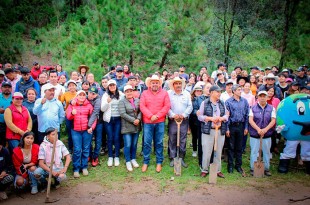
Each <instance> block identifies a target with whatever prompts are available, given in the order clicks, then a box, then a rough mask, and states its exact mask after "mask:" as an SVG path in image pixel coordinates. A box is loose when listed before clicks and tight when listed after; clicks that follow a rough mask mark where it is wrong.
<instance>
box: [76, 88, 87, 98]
mask: <svg viewBox="0 0 310 205" xmlns="http://www.w3.org/2000/svg"><path fill="white" fill-rule="evenodd" d="M81 93H84V94H85V95H86V92H85V91H84V90H79V91H77V93H76V95H75V97H76V96H78V95H79V94H81Z"/></svg>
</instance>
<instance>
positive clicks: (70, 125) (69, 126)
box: [66, 118, 73, 152]
mask: <svg viewBox="0 0 310 205" xmlns="http://www.w3.org/2000/svg"><path fill="white" fill-rule="evenodd" d="M72 129H73V120H68V119H67V118H66V131H67V134H68V148H69V151H70V152H71V151H72V150H73V142H72V132H71V130H72Z"/></svg>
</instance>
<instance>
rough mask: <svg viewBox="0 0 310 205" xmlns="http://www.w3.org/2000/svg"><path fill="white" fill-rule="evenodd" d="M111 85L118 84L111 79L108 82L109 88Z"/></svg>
mask: <svg viewBox="0 0 310 205" xmlns="http://www.w3.org/2000/svg"><path fill="white" fill-rule="evenodd" d="M111 84H115V85H117V84H116V81H115V80H113V79H110V80H109V81H108V86H109V85H111Z"/></svg>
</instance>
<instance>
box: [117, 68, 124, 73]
mask: <svg viewBox="0 0 310 205" xmlns="http://www.w3.org/2000/svg"><path fill="white" fill-rule="evenodd" d="M119 71H122V72H123V71H124V70H123V68H122V67H118V68H116V72H119Z"/></svg>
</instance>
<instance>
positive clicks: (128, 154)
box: [123, 132, 139, 162]
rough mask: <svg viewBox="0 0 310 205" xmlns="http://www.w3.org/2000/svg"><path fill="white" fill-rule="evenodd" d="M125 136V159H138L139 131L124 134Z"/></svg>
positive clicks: (127, 160)
mask: <svg viewBox="0 0 310 205" xmlns="http://www.w3.org/2000/svg"><path fill="white" fill-rule="evenodd" d="M123 138H124V155H125V159H126V162H130V160H132V159H136V154H137V144H138V138H139V132H138V133H130V134H123Z"/></svg>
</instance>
